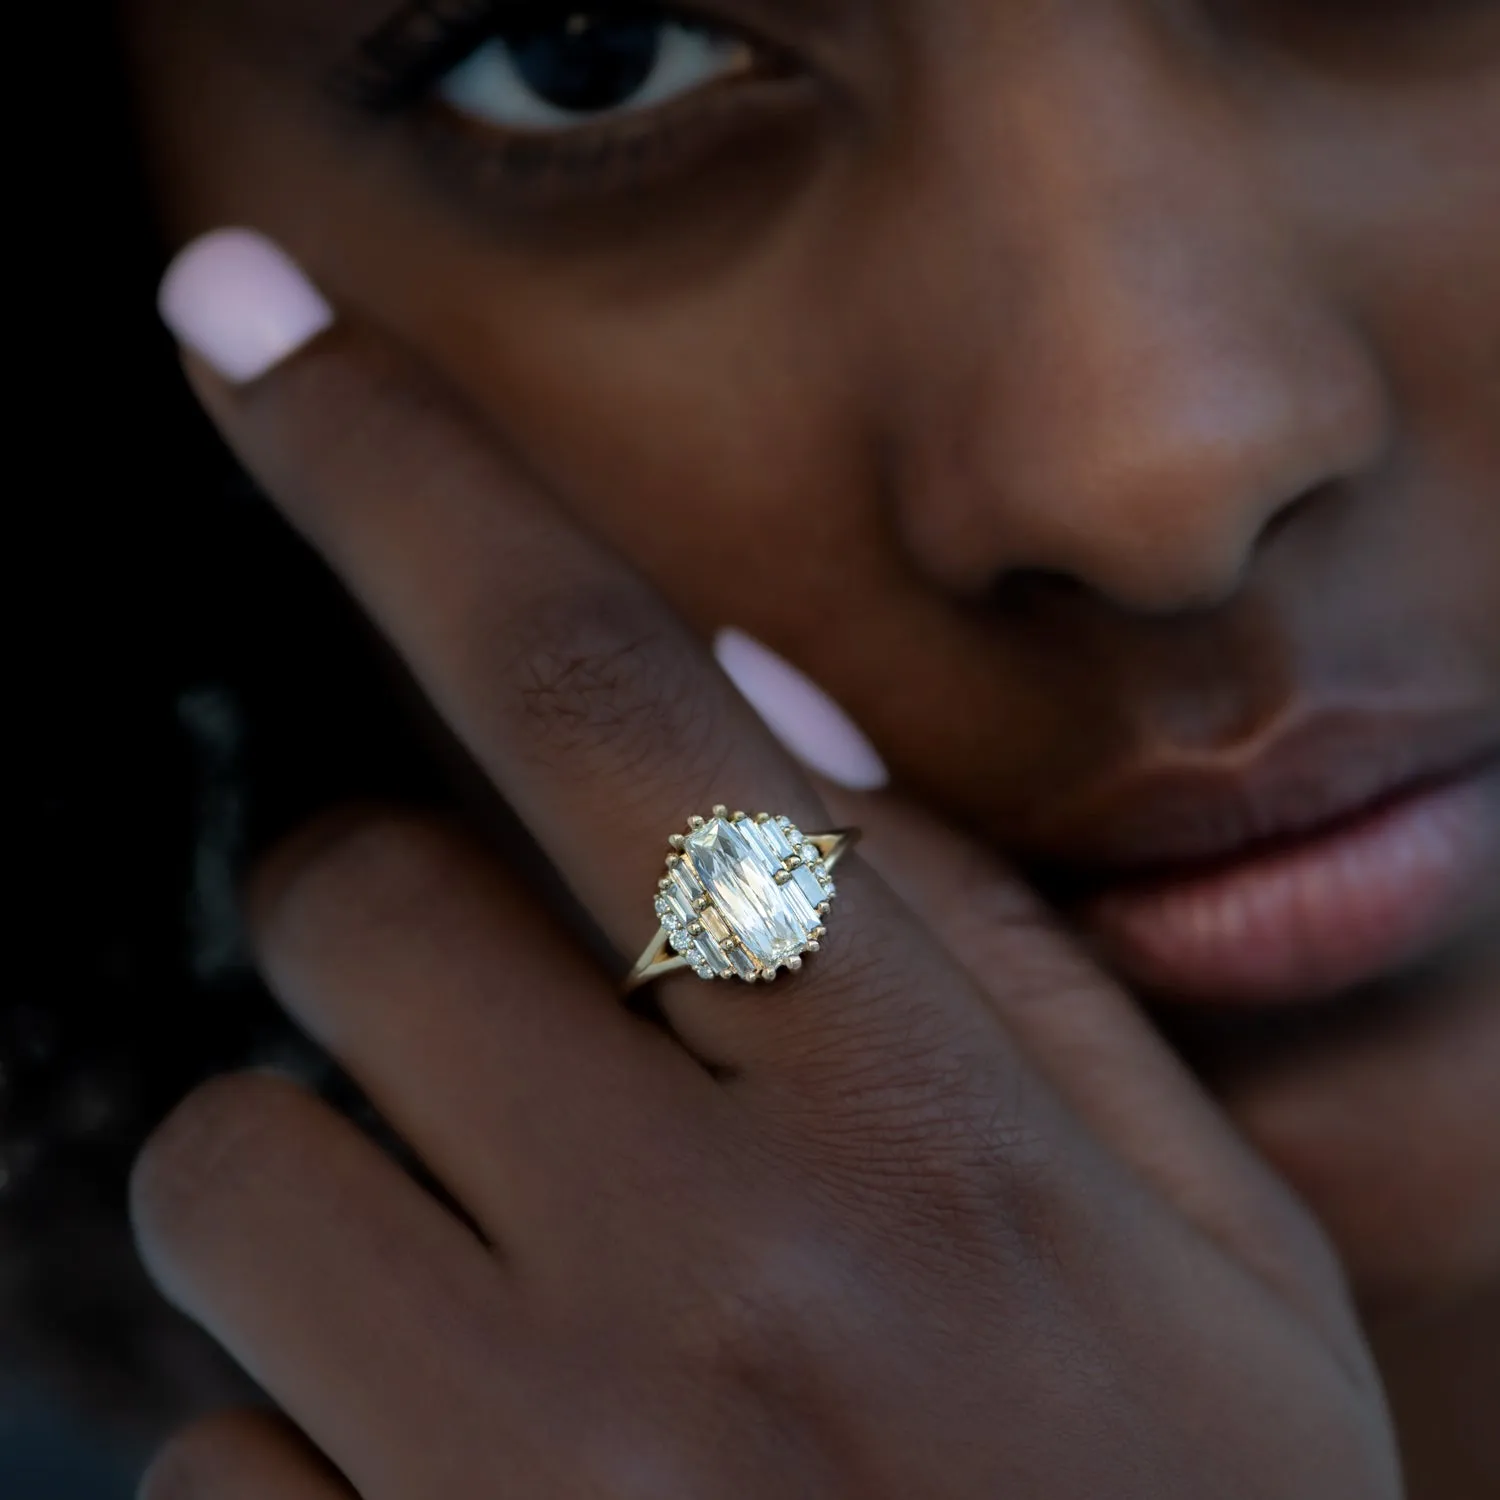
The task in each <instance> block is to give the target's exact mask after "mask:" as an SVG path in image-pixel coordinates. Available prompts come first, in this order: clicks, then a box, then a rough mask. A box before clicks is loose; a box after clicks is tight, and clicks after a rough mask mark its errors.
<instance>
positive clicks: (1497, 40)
mask: <svg viewBox="0 0 1500 1500" xmlns="http://www.w3.org/2000/svg"><path fill="white" fill-rule="evenodd" d="M126 19H127V23H128V29H129V33H130V38H131V43H132V48H133V54H134V65H135V71H136V76H137V84H138V87H139V90H140V96H141V99H142V107H143V113H144V122H145V131H146V142H147V147H148V153H149V157H150V162H151V166H152V170H153V173H154V176H155V180H156V184H157V189H158V192H159V196H160V201H161V204H162V208H163V213H164V215H165V217H166V220H167V223H168V225H169V227H170V229H171V232H172V233H173V234H174V235H175V236H179V237H183V238H186V237H187V236H189V235H192V234H194V233H196V232H198V231H201V230H204V229H207V228H210V227H213V226H217V225H221V224H225V223H244V224H250V225H253V226H255V227H256V228H259V229H261V230H264V231H266V232H267V233H269V234H271V235H273V236H275V237H276V238H278V239H279V240H280V241H281V242H282V243H283V244H285V245H286V246H287V247H288V248H289V249H290V250H291V251H292V252H293V253H294V254H295V255H297V256H298V257H299V258H300V259H301V260H302V261H303V263H304V264H305V265H306V266H307V267H308V268H309V270H310V271H311V272H312V274H313V275H314V276H315V277H316V278H317V279H318V280H319V281H320V282H321V284H322V285H323V287H324V288H325V289H326V290H327V291H329V292H330V293H331V295H332V296H333V297H334V298H335V299H336V300H337V301H338V302H339V303H340V304H341V305H342V306H343V307H344V308H346V309H349V310H351V311H353V312H355V313H363V314H365V315H368V316H369V317H372V318H375V319H378V320H380V321H381V322H383V323H385V324H387V325H388V326H390V327H392V328H394V329H395V330H396V331H397V332H398V333H399V334H401V335H402V336H403V337H404V338H405V339H407V340H408V341H409V342H410V343H411V344H412V345H413V346H414V347H415V348H416V349H417V350H418V351H420V352H421V354H423V355H424V356H425V357H426V358H427V359H428V360H429V361H430V362H431V363H432V364H433V365H435V366H437V367H439V368H440V369H441V370H443V371H444V372H445V373H446V374H447V375H448V376H449V377H450V378H451V380H452V381H453V382H455V383H456V384H457V386H459V387H460V388H461V389H462V390H463V391H464V392H465V393H466V394H467V395H468V397H469V398H470V399H471V400H472V402H473V403H474V404H475V405H476V406H477V407H479V408H480V409H482V411H483V412H485V413H486V414H487V415H488V417H489V419H490V421H491V423H492V424H493V427H494V429H495V431H496V433H497V435H498V436H499V438H500V439H501V440H502V441H504V442H506V443H508V444H509V445H511V446H512V447H513V449H514V450H515V451H516V453H517V454H518V456H519V457H520V458H521V460H522V461H523V462H524V463H525V464H526V465H527V466H528V467H529V468H530V469H531V470H532V471H533V472H534V473H535V475H536V476H538V477H539V478H540V479H541V480H542V481H543V483H544V484H545V486H546V487H547V488H548V489H550V491H551V492H552V493H553V494H555V495H556V496H557V498H558V501H559V503H561V504H563V505H565V506H567V507H569V508H570V509H571V510H572V511H573V512H575V513H576V514H577V515H578V516H579V517H580V518H582V519H583V520H584V521H585V522H586V523H588V524H589V525H590V526H592V527H594V528H596V529H597V530H598V531H599V532H601V533H603V534H605V535H606V536H607V537H608V538H610V539H611V540H612V541H613V542H614V543H615V544H616V545H617V546H618V547H619V548H621V549H623V551H624V552H626V553H627V554H628V555H629V556H630V557H631V558H633V559H634V561H635V562H636V563H637V564H638V565H639V567H640V568H641V569H642V570H644V571H645V572H646V573H647V574H649V575H650V577H651V578H652V579H654V581H655V582H656V584H657V585H658V586H659V587H660V588H661V589H662V590H663V591H664V592H665V593H666V594H667V595H668V596H669V597H670V598H671V599H672V600H673V601H674V602H675V603H676V604H677V605H678V607H679V608H680V609H681V610H682V611H683V612H684V613H685V614H686V615H687V616H688V617H689V618H690V619H691V620H692V621H693V622H695V624H696V625H697V626H699V627H700V628H701V629H702V630H703V632H704V633H705V634H711V633H713V632H715V631H717V630H719V629H721V628H723V627H727V626H733V627H738V628H739V629H741V630H744V631H748V632H749V633H750V634H752V635H754V636H756V637H759V638H760V639H761V640H762V641H764V642H765V643H767V644H768V645H769V646H771V647H772V648H774V649H775V650H776V651H777V652H779V653H781V654H782V655H783V656H785V657H787V658H789V659H791V660H792V661H793V662H794V663H796V664H797V665H798V666H799V667H801V668H803V669H804V670H805V671H806V672H808V673H809V674H810V675H811V676H812V677H814V678H815V679H816V680H817V681H818V682H819V683H821V684H822V685H823V686H824V687H825V688H826V689H828V690H829V692H831V693H832V694H833V695H834V696H835V697H836V698H837V699H839V700H840V701H841V702H842V703H843V704H844V705H845V706H846V707H847V708H848V709H849V710H850V711H851V713H852V714H853V715H854V717H855V718H856V719H857V720H858V721H859V722H860V724H861V725H862V726H863V727H864V729H865V730H866V731H867V732H868V733H869V734H870V735H871V737H872V738H873V739H874V740H875V742H876V743H877V745H878V746H879V748H880V750H881V752H882V753H883V755H884V757H885V758H886V760H887V761H888V763H889V765H890V766H891V768H892V771H893V773H894V776H895V779H896V781H897V783H898V785H899V786H900V788H901V789H902V790H903V791H905V792H907V793H909V794H912V795H914V796H917V797H920V798H922V799H924V800H926V801H928V802H931V803H935V804H937V805H938V806H940V807H941V808H943V809H944V810H946V811H947V812H948V813H949V814H950V815H951V816H953V817H954V818H955V819H957V820H959V821H960V822H962V823H964V824H966V825H968V826H970V827H972V828H974V829H976V830H977V831H979V832H980V833H981V834H982V835H983V836H984V837H986V838H987V839H989V840H991V841H992V842H993V843H994V844H996V845H997V846H999V847H1000V848H1001V849H1003V850H1005V851H1006V852H1007V853H1009V854H1011V855H1012V856H1014V857H1015V858H1016V859H1017V860H1019V861H1020V862H1021V863H1022V865H1023V867H1024V868H1025V869H1026V870H1027V872H1028V873H1029V874H1031V875H1032V876H1033V878H1035V879H1036V880H1037V881H1038V882H1040V883H1041V884H1042V885H1043V886H1044V888H1045V889H1048V890H1049V891H1050V892H1051V893H1052V894H1053V895H1054V896H1055V898H1056V899H1057V901H1058V902H1059V903H1060V904H1061V905H1062V906H1063V908H1064V910H1065V911H1066V912H1067V913H1068V914H1069V915H1070V918H1071V919H1072V920H1074V921H1076V923H1077V924H1078V928H1079V931H1080V933H1081V935H1082V936H1083V937H1084V939H1085V940H1086V941H1087V942H1089V943H1090V944H1091V945H1092V946H1093V947H1095V949H1096V950H1097V951H1098V952H1099V953H1100V955H1101V956H1102V957H1103V958H1104V959H1105V961H1106V962H1107V963H1109V964H1110V965H1112V966H1113V967H1114V968H1115V969H1116V970H1117V971H1118V972H1119V973H1120V974H1121V975H1122V977H1124V978H1125V979H1126V980H1127V981H1128V982H1129V983H1130V984H1131V985H1132V986H1133V988H1134V989H1135V990H1136V992H1137V993H1139V994H1141V995H1142V996H1143V997H1145V998H1146V999H1147V1000H1149V1001H1150V1002H1151V1003H1153V1005H1154V1006H1156V1007H1157V1008H1158V1009H1159V1013H1160V1014H1161V1015H1162V1017H1163V1018H1164V1021H1165V1024H1167V1025H1168V1027H1169V1029H1171V1031H1172V1032H1173V1034H1174V1035H1177V1036H1180V1038H1181V1040H1182V1045H1183V1046H1184V1048H1185V1049H1186V1050H1187V1051H1188V1053H1189V1055H1190V1056H1191V1057H1193V1059H1194V1060H1195V1061H1196V1062H1197V1063H1198V1065H1199V1066H1200V1068H1201V1069H1202V1070H1203V1072H1204V1075H1205V1077H1207V1078H1208V1079H1209V1081H1210V1082H1211V1084H1212V1086H1213V1087H1214V1088H1215V1090H1216V1092H1217V1093H1218V1094H1219V1095H1220V1097H1221V1098H1222V1099H1223V1100H1224V1101H1225V1103H1226V1104H1227V1105H1228V1106H1229V1108H1230V1109H1231V1110H1232V1111H1233V1112H1234V1114H1235V1116H1236V1118H1237V1119H1238V1120H1239V1121H1240V1123H1241V1125H1242V1126H1243V1128H1244V1129H1245V1130H1247V1131H1248V1132H1249V1133H1250V1134H1251V1135H1252V1136H1253V1138H1254V1139H1255V1140H1256V1141H1257V1143H1258V1144H1259V1145H1260V1146H1261V1147H1262V1148H1263V1149H1264V1150H1265V1151H1266V1152H1267V1153H1268V1154H1269V1155H1270V1156H1271V1157H1272V1158H1273V1159H1274V1160H1275V1162H1276V1163H1277V1164H1278V1165H1279V1166H1280V1167H1281V1169H1282V1170H1283V1171H1284V1172H1285V1173H1286V1174H1287V1175H1288V1176H1289V1177H1290V1178H1291V1179H1292V1181H1293V1182H1294V1183H1295V1184H1296V1185H1297V1186H1298V1187H1299V1188H1300V1189H1301V1190H1302V1191H1303V1193H1304V1194H1305V1195H1306V1196H1307V1197H1308V1198H1309V1199H1310V1200H1311V1201H1312V1202H1313V1204H1314V1206H1315V1207H1316V1208H1317V1209H1318V1210H1319V1212H1320V1213H1321V1214H1322V1216H1323V1217H1324V1219H1325V1221H1326V1222H1327V1223H1328V1224H1329V1226H1330V1227H1331V1229H1332V1230H1333V1232H1334V1234H1335V1236H1336V1237H1337V1238H1338V1240H1339V1242H1340V1244H1341V1247H1342V1249H1343V1250H1344V1253H1345V1255H1346V1257H1347V1258H1348V1259H1349V1261H1350V1263H1351V1265H1352V1267H1353V1269H1354V1272H1355V1275H1356V1278H1357V1279H1358V1281H1359V1283H1360V1286H1361V1290H1362V1291H1363V1293H1364V1295H1365V1296H1366V1298H1367V1300H1368V1301H1369V1302H1370V1303H1371V1305H1372V1306H1376V1307H1381V1308H1385V1307H1395V1306H1399V1307H1401V1308H1402V1309H1409V1308H1410V1307H1411V1306H1412V1305H1413V1303H1414V1302H1421V1303H1423V1304H1426V1303H1429V1302H1430V1301H1432V1300H1433V1299H1437V1298H1446V1297H1450V1296H1454V1295H1458V1294H1461V1293H1463V1292H1464V1291H1466V1290H1468V1289H1470V1288H1472V1287H1475V1286H1477V1285H1479V1284H1480V1283H1481V1282H1483V1281H1485V1280H1489V1279H1492V1278H1494V1277H1495V1276H1496V1275H1500V1222H1497V1210H1496V1207H1495V1196H1494V1184H1495V1183H1496V1182H1497V1181H1500V1131H1497V1130H1496V1129H1495V1123H1494V1100H1495V1088H1496V1084H1495V1079H1496V1077H1497V1076H1500V172H1497V169H1496V154H1495V143H1496V141H1500V4H1496V3H1493V0H1370V3H1356V0H1044V3H1035V0H1029V3H1023V0H920V3H918V0H703V3H702V4H701V5H698V6H695V7H694V10H693V13H692V19H688V18H687V17H686V16H685V15H683V14H678V15H677V16H675V17H674V16H673V15H671V14H666V13H662V12H653V11H652V10H651V8H650V7H643V6H640V5H634V6H627V5H613V6H610V5H605V4H596V5H578V6H570V5H567V4H561V3H560V4H557V5H555V6H548V5H546V4H540V5H538V4H532V3H530V0H528V3H525V4H520V5H516V4H512V3H506V0H498V3H495V4H485V3H481V0H426V3H423V0H417V3H410V0H131V3H130V4H128V5H127V7H126ZM411 524H412V526H413V527H419V526H420V525H421V524H422V517H421V516H420V515H416V514H414V515H413V516H412V518H411ZM496 587H497V588H503V587H504V580H503V579H497V580H496ZM272 604H273V605H274V601H272Z"/></svg>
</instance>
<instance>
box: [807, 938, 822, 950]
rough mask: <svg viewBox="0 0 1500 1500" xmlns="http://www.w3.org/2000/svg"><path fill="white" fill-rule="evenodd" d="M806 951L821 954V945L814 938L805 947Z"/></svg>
mask: <svg viewBox="0 0 1500 1500" xmlns="http://www.w3.org/2000/svg"><path fill="white" fill-rule="evenodd" d="M807 951H808V952H809V953H821V952H822V951H823V945H822V943H820V942H818V941H817V939H816V938H815V939H814V940H813V941H812V942H810V943H809V944H808V945H807Z"/></svg>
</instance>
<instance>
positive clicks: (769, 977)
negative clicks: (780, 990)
mask: <svg viewBox="0 0 1500 1500" xmlns="http://www.w3.org/2000/svg"><path fill="white" fill-rule="evenodd" d="M761 978H762V979H764V980H765V982H766V983H767V984H775V983H776V970H775V969H767V970H766V972H765V973H764V974H762V975H761Z"/></svg>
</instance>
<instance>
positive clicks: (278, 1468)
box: [136, 1412, 358, 1500]
mask: <svg viewBox="0 0 1500 1500" xmlns="http://www.w3.org/2000/svg"><path fill="white" fill-rule="evenodd" d="M136 1500H358V1497H357V1496H356V1495H355V1493H354V1491H353V1490H351V1489H350V1488H349V1486H348V1485H347V1484H345V1483H344V1481H343V1479H342V1477H341V1476H340V1475H339V1474H338V1473H336V1472H335V1471H334V1470H333V1469H332V1468H330V1466H329V1464H328V1462H327V1461H326V1460H325V1459H324V1458H323V1456H322V1455H321V1454H320V1453H317V1452H316V1451H315V1450H314V1449H312V1448H311V1447H310V1446H309V1445H308V1443H307V1441H306V1440H305V1439H304V1438H303V1437H302V1436H301V1435H300V1434H299V1433H297V1432H296V1431H294V1430H293V1429H292V1428H291V1427H290V1426H288V1424H287V1423H285V1422H284V1421H282V1420H281V1419H279V1418H277V1417H274V1416H272V1415H271V1414H270V1413H269V1412H225V1413H223V1414H221V1415H219V1416H215V1417H209V1418H207V1419H206V1420H204V1421H202V1422H199V1423H198V1424H197V1425H196V1426H193V1427H190V1428H188V1429H187V1431H185V1432H182V1433H179V1434H178V1435H177V1436H176V1437H175V1438H173V1439H172V1441H171V1442H170V1443H168V1445H167V1446H166V1447H165V1448H164V1449H163V1450H162V1451H161V1453H160V1454H159V1455H158V1456H157V1458H156V1459H155V1461H154V1462H153V1463H152V1465H151V1467H150V1468H149V1469H148V1470H147V1471H146V1474H145V1477H144V1478H143V1479H142V1480H141V1483H140V1487H139V1489H138V1490H137V1491H136Z"/></svg>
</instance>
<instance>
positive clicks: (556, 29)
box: [436, 5, 756, 134]
mask: <svg viewBox="0 0 1500 1500" xmlns="http://www.w3.org/2000/svg"><path fill="white" fill-rule="evenodd" d="M755 62H756V57H755V49H754V48H753V47H752V46H751V44H750V43H749V42H747V41H746V40H745V39H743V38H741V37H737V36H735V35H733V34H732V33H730V32H728V31H725V30H722V29H720V28H715V27H713V26H710V25H708V24H707V23H703V22H696V21H691V20H688V19H687V18H685V17H682V16H674V15H672V14H671V13H670V12H667V11H665V10H662V9H660V8H658V7H655V6H645V5H631V6H624V5H615V6H597V5H596V6H588V7H584V6H577V7H574V8H572V9H568V8H566V7H554V8H552V9H551V11H550V14H547V13H544V14H538V15H535V16H532V17H528V18H526V19H524V20H512V21H506V22H504V23H502V24H500V25H499V26H497V27H496V29H495V32H494V34H493V35H491V36H490V37H489V38H488V39H486V40H485V41H484V42H483V43H481V45H480V46H479V47H478V49H477V50H476V51H474V52H472V53H471V54H470V55H469V56H468V57H467V58H466V59H465V60H464V61H463V62H461V63H459V64H458V66H457V67H455V68H453V69H452V70H451V71H449V72H448V73H447V74H445V75H444V76H443V77H442V79H441V80H440V81H439V83H438V85H437V91H436V92H437V97H438V98H439V99H440V100H441V101H442V102H443V103H444V104H446V105H447V106H448V107H449V108H450V109H452V110H454V111H456V112H457V113H459V114H462V115H465V116H468V117H469V118H471V119H474V120H478V121H480V122H482V123H484V124H486V125H494V126H498V127H500V128H502V129H505V130H511V131H531V132H534V133H554V134H556V133H562V132H566V131H569V130H573V129H576V128H578V127H580V126H584V125H588V124H590V123H593V122H595V121H598V120H602V119H608V118H611V117H623V116H627V115H633V114H639V113H642V112H644V111H647V110H650V109H653V108H655V107H658V106H661V105H665V104H669V103H671V102H672V101H673V100H675V99H680V98H682V97H684V96H686V95H689V94H694V93H697V92H698V91H700V90H702V89H705V88H708V87H710V86H712V85H713V84H715V83H718V82H721V81H723V80H724V79H726V78H730V77H734V76H737V75H739V74H743V73H745V72H748V71H750V70H751V69H753V68H754V66H755Z"/></svg>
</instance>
